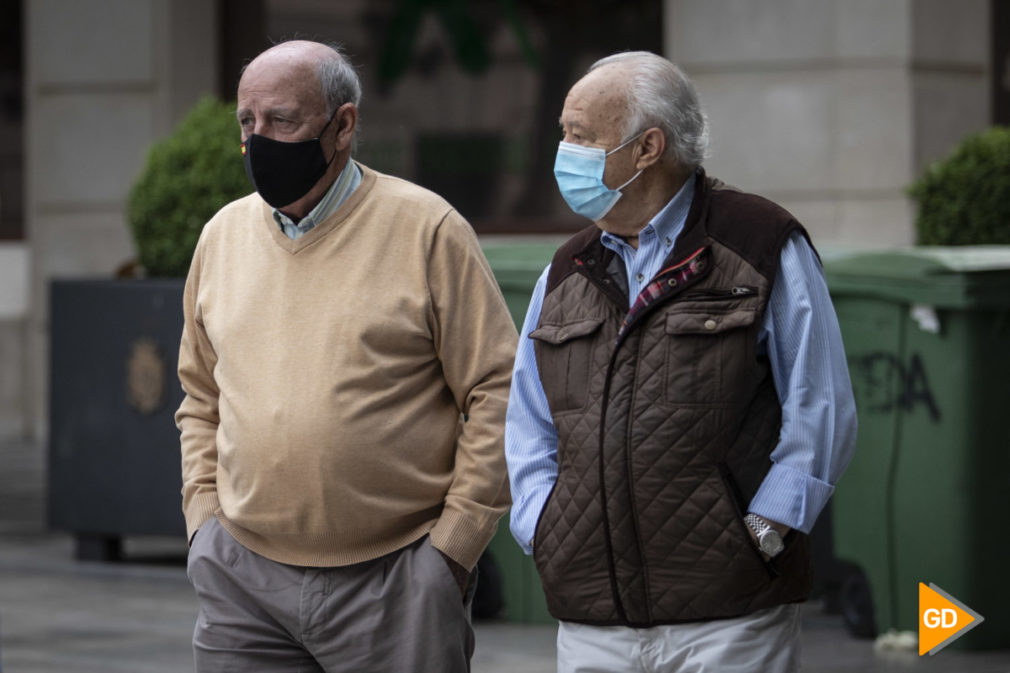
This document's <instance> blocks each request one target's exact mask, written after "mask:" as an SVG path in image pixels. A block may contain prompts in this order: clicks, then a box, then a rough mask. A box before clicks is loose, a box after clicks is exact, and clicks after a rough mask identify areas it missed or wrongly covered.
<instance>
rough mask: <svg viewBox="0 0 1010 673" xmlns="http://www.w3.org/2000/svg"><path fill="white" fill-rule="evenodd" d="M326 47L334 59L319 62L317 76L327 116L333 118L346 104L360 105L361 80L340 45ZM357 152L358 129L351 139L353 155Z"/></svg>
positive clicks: (334, 44)
mask: <svg viewBox="0 0 1010 673" xmlns="http://www.w3.org/2000/svg"><path fill="white" fill-rule="evenodd" d="M326 46H328V47H329V48H330V49H332V50H333V58H324V59H322V60H321V61H319V65H318V66H317V68H316V75H317V76H318V77H319V86H320V88H321V89H322V90H323V102H325V103H326V116H327V117H333V114H334V113H335V112H336V111H337V108H339V107H340V106H341V105H343V104H344V103H354V107H358V106H359V105H360V103H361V79H360V78H359V77H358V72H357V71H356V70H355V69H354V66H353V65H351V62H350V61H349V60H348V58H347V55H346V54H344V50H343V48H342V47H341V46H340V45H339V44H337V43H336V42H330V43H327V45H326ZM357 151H358V128H357V127H355V129H354V137H353V138H351V153H352V154H354V153H356V152H357Z"/></svg>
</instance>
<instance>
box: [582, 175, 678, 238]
mask: <svg viewBox="0 0 1010 673" xmlns="http://www.w3.org/2000/svg"><path fill="white" fill-rule="evenodd" d="M695 175H696V174H695V173H692V174H691V176H690V177H689V178H688V179H687V181H686V182H684V184H683V185H681V187H680V190H679V191H678V192H677V193H676V194H675V195H674V197H673V198H672V199H670V200H669V201H668V202H667V204H666V205H665V206H663V209H662V210H660V211H659V212H658V213H656V214H655V215H653V217H652V219H651V220H649V223H648V224H647V225H645V227H644V228H643V229H642V231H640V232H639V234H638V240H639V245H641V244H642V243H645V242H647V241H649V240H650V239H651V238H653V237H654V238H655V239H656V240H659V241H661V242H662V247H663V249H665V250H666V251H667V253H669V251H670V250H672V249H673V244H674V243H675V242H676V241H677V237H678V236H680V232H681V231H683V229H684V224H685V223H686V222H687V214H688V212H689V211H690V210H691V203H692V202H693V201H694V183H695ZM601 242H602V243H603V244H604V245H605V246H607V247H608V248H610V249H611V250H614V251H615V252H616V251H618V250H619V249H620V248H621V247H625V246H626V247H627V248H628V249H629V250H632V248H631V246H629V245H628V244H627V243H626V242H625V241H624V239H622V238H621V237H620V236H615V235H614V234H611V233H609V232H603V235H602V236H601Z"/></svg>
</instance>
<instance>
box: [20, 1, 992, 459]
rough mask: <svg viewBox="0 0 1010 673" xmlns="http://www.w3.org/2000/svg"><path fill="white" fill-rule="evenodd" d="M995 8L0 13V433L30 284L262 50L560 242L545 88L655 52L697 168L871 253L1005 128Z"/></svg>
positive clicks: (439, 169) (31, 305) (59, 9)
mask: <svg viewBox="0 0 1010 673" xmlns="http://www.w3.org/2000/svg"><path fill="white" fill-rule="evenodd" d="M1004 4H1005V3H1003V2H1001V1H1000V0H961V1H960V2H956V3H954V2H949V1H947V0H761V1H760V2H755V1H754V0H597V1H591V0H585V1H581V2H576V1H566V0H554V1H550V0H512V1H507V0H474V1H471V2H464V0H441V1H440V0H341V1H340V2H332V1H331V0H21V1H18V0H3V1H2V2H0V374H2V380H0V439H2V438H3V437H18V438H22V439H27V440H30V441H33V442H36V443H37V445H38V446H40V447H41V446H42V445H43V443H44V439H45V437H44V435H45V425H46V388H47V385H48V384H47V376H48V372H47V371H46V361H47V329H48V326H47V311H48V307H47V292H48V283H49V281H50V280H51V279H53V278H59V277H95V276H97V277H102V276H104V277H108V276H111V275H113V274H114V273H115V272H116V270H117V269H118V268H120V267H122V266H123V265H124V264H127V263H129V261H130V260H131V259H132V258H133V256H134V250H133V243H132V241H131V239H130V235H129V232H128V230H127V228H126V225H125V221H124V215H123V213H124V204H125V198H126V195H127V193H128V191H129V188H130V186H131V184H132V181H133V179H134V177H135V176H136V174H137V172H138V171H139V169H140V167H141V165H142V163H143V160H144V155H145V152H146V150H147V148H148V146H149V145H150V144H151V142H152V141H155V140H157V139H158V138H160V137H163V136H164V135H165V134H167V133H168V132H169V131H170V130H171V129H172V128H173V126H174V124H176V123H177V122H178V121H179V120H180V119H181V118H182V116H184V114H185V113H186V111H187V110H188V109H189V108H190V106H192V105H193V103H195V102H196V101H197V100H198V99H199V98H200V97H201V96H203V95H206V94H214V95H217V96H219V97H221V98H224V99H232V98H233V97H234V91H235V87H236V84H237V81H238V74H239V70H240V68H241V66H242V64H243V63H245V62H247V61H248V60H249V59H250V58H251V57H253V56H255V54H256V53H258V52H259V51H261V50H262V49H263V48H265V47H266V46H268V45H269V44H271V43H272V42H275V41H278V40H281V39H286V38H294V37H303V38H310V39H320V40H327V41H329V40H336V41H339V42H341V43H343V44H344V46H345V47H346V50H347V51H348V53H349V54H350V56H351V59H352V61H353V62H354V63H355V64H356V65H357V66H358V67H359V69H360V72H361V75H362V80H363V84H364V91H365V94H364V99H363V102H362V110H361V130H362V137H361V144H360V149H359V152H358V155H357V156H358V158H359V160H361V161H362V162H364V163H366V164H368V165H370V166H372V167H374V168H376V169H378V170H381V171H385V172H389V173H393V174H396V175H400V176H403V177H405V178H408V179H411V180H414V181H416V182H419V183H421V184H424V185H426V186H429V187H431V188H432V189H435V190H436V191H439V192H440V193H442V194H443V195H444V196H446V197H447V198H448V199H449V200H450V201H451V202H453V203H454V204H455V205H456V206H457V207H458V208H459V209H460V211H461V212H462V213H463V214H464V215H466V216H467V217H468V218H469V219H470V221H471V222H472V223H473V224H474V227H475V228H476V229H477V231H478V233H480V234H481V235H524V236H529V235H536V234H559V233H564V232H568V231H574V230H576V229H577V228H579V227H580V226H582V225H581V223H580V222H579V221H578V220H577V219H575V218H574V217H573V216H572V215H571V214H570V213H569V212H568V210H567V208H566V207H565V205H564V203H563V202H562V201H561V199H560V197H559V196H558V195H557V190H556V187H555V185H554V179H553V175H552V172H551V166H552V164H553V159H554V151H555V149H556V144H557V140H558V139H559V134H558V130H557V118H558V115H559V113H560V111H561V106H562V103H563V100H564V96H565V93H566V92H567V89H568V87H569V86H570V85H571V84H572V83H573V82H574V81H575V80H576V79H577V78H578V77H579V76H580V74H581V73H582V72H583V71H584V70H585V69H586V67H587V66H588V65H589V64H591V63H592V62H593V61H594V60H595V59H597V58H599V57H601V56H604V55H606V54H608V53H612V52H615V51H620V50H625V49H647V50H651V51H655V52H658V53H663V54H665V55H666V56H668V57H670V58H671V59H672V60H674V61H675V62H678V63H679V64H680V65H681V66H682V67H684V69H685V70H686V71H687V72H688V74H689V75H691V76H692V77H693V79H694V80H695V82H696V84H697V85H698V88H699V91H700V93H701V97H702V102H703V104H704V106H705V108H706V110H707V112H708V115H709V117H710V120H711V125H712V152H711V158H710V160H709V161H708V163H707V167H708V169H709V171H710V173H713V174H715V175H717V176H719V177H720V178H722V179H723V180H725V181H727V182H730V183H732V184H735V185H737V186H738V187H741V188H743V189H745V190H748V191H754V192H757V193H760V194H763V195H765V196H768V197H770V198H772V199H774V200H776V201H778V202H780V203H781V204H782V205H784V206H785V207H787V208H788V209H790V210H791V211H792V212H794V213H795V214H796V215H797V217H798V218H799V219H800V220H801V221H802V222H803V223H804V224H805V225H806V226H807V227H808V228H809V229H810V231H811V233H812V235H813V237H814V240H815V242H816V243H817V244H818V245H819V246H821V247H822V248H833V247H834V248H842V247H860V248H873V247H888V246H894V245H906V244H910V243H912V242H913V235H912V221H913V218H914V211H913V207H912V204H911V202H910V201H909V199H908V198H907V196H906V194H905V192H904V189H905V187H906V186H907V185H908V184H909V183H910V182H911V181H912V179H913V178H914V177H916V176H917V175H918V174H919V173H920V172H921V170H922V169H923V167H924V166H925V165H927V164H928V163H929V162H930V161H932V160H934V159H936V158H939V157H941V156H943V155H944V154H945V153H947V152H948V151H949V150H950V149H951V148H952V147H953V146H954V144H955V143H956V142H957V141H958V140H959V139H960V138H962V137H963V136H964V134H966V133H968V132H971V131H975V130H980V129H982V128H984V127H986V126H988V125H990V124H992V123H1004V124H1005V123H1010V74H1008V60H1010V45H1008V36H1010V21H1008V19H1010V13H1008V12H1007V10H1006V9H1005V7H1003V5H1004ZM235 133H236V135H235V137H236V156H235V160H236V161H239V160H240V158H239V154H238V149H237V148H238V128H237V125H236V131H235ZM40 450H41V448H40ZM2 464H3V456H0V465H2Z"/></svg>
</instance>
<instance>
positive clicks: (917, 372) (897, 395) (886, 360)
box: [849, 351, 940, 422]
mask: <svg viewBox="0 0 1010 673" xmlns="http://www.w3.org/2000/svg"><path fill="white" fill-rule="evenodd" d="M849 369H850V373H851V374H852V387H853V388H854V389H855V392H856V399H857V400H862V401H864V402H865V404H866V407H865V409H866V411H870V412H879V413H889V412H891V411H894V410H895V409H902V410H904V411H912V410H913V409H915V407H916V405H920V404H921V405H923V406H925V408H926V412H927V413H928V414H929V417H930V419H932V420H933V421H934V422H938V421H939V420H940V408H939V407H938V406H937V404H936V399H935V398H934V397H933V390H932V388H930V386H929V379H927V378H926V368H925V367H924V366H923V363H922V358H921V357H919V354H918V353H913V354H912V356H911V357H910V358H909V359H908V362H907V363H904V362H902V361H901V359H900V358H899V357H898V356H897V355H895V354H894V353H885V352H883V351H876V352H872V353H867V354H866V355H860V356H858V357H856V358H853V359H851V360H850V361H849Z"/></svg>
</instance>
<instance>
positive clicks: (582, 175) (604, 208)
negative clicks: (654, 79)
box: [554, 131, 644, 222]
mask: <svg viewBox="0 0 1010 673" xmlns="http://www.w3.org/2000/svg"><path fill="white" fill-rule="evenodd" d="M643 133H644V131H643ZM641 136H642V133H639V134H638V135H637V136H634V137H633V138H629V139H628V140H625V141H624V142H623V143H621V144H620V145H618V146H617V147H615V148H614V149H612V150H610V151H609V152H607V151H606V150H604V149H603V148H601V147H584V146H582V145H575V144H573V143H566V142H565V141H561V142H560V143H559V144H558V156H557V158H556V159H555V160H554V177H555V178H556V179H557V181H558V189H560V190H561V196H563V197H564V199H565V201H566V202H567V203H568V205H569V206H570V207H571V209H572V210H574V211H575V212H576V213H578V214H579V215H582V216H584V217H588V218H589V219H590V220H592V221H593V222H598V221H600V220H602V219H603V218H604V217H606V215H607V213H609V212H610V209H611V208H613V207H614V204H615V203H617V201H618V199H620V198H621V190H622V189H624V188H625V187H627V186H628V185H630V184H631V183H632V182H634V180H635V178H637V177H638V176H639V175H641V174H642V171H638V172H637V173H635V174H634V175H633V176H631V179H630V180H628V181H627V182H625V183H624V184H623V185H621V186H620V187H618V188H617V189H610V188H609V187H607V185H605V184H604V183H603V171H604V170H605V169H606V167H607V157H608V156H610V155H611V154H613V153H614V152H616V151H617V150H619V149H621V148H622V147H625V146H627V145H628V144H630V143H631V142H633V141H635V140H638V139H639V138H640V137H641Z"/></svg>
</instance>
